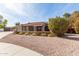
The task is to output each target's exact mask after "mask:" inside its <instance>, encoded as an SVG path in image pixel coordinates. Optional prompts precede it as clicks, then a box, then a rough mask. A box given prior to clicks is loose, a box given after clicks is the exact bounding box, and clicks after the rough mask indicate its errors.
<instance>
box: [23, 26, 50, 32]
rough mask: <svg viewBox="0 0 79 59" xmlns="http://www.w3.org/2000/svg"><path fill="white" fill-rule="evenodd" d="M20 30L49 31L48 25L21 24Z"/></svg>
mask: <svg viewBox="0 0 79 59" xmlns="http://www.w3.org/2000/svg"><path fill="white" fill-rule="evenodd" d="M22 31H23V32H27V31H28V32H29V31H49V29H48V26H22Z"/></svg>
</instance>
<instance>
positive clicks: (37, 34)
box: [32, 31, 42, 36]
mask: <svg viewBox="0 0 79 59" xmlns="http://www.w3.org/2000/svg"><path fill="white" fill-rule="evenodd" d="M41 33H42V32H37V31H36V32H33V33H32V35H33V36H40V35H41Z"/></svg>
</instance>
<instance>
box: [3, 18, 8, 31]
mask: <svg viewBox="0 0 79 59" xmlns="http://www.w3.org/2000/svg"><path fill="white" fill-rule="evenodd" d="M7 22H8V21H7V19H4V21H3V22H2V23H3V28H4V30H5V26H6V25H7Z"/></svg>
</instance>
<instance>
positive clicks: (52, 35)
mask: <svg viewBox="0 0 79 59" xmlns="http://www.w3.org/2000/svg"><path fill="white" fill-rule="evenodd" d="M55 36H56V35H55V34H51V33H50V34H48V37H55Z"/></svg>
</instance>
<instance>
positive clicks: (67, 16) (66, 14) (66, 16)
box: [63, 13, 71, 19]
mask: <svg viewBox="0 0 79 59" xmlns="http://www.w3.org/2000/svg"><path fill="white" fill-rule="evenodd" d="M70 16H71V15H70V14H69V13H64V15H63V17H64V18H65V19H68V18H69V17H70Z"/></svg>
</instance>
